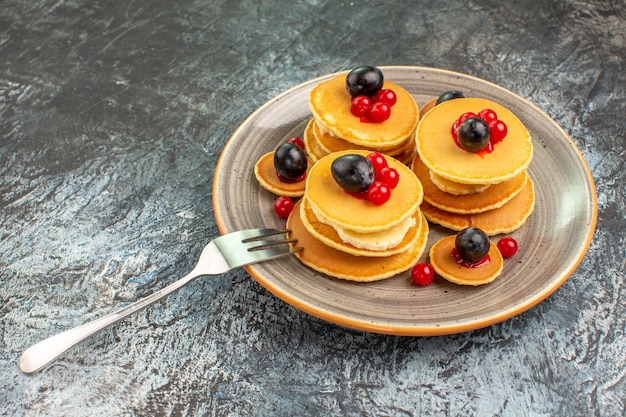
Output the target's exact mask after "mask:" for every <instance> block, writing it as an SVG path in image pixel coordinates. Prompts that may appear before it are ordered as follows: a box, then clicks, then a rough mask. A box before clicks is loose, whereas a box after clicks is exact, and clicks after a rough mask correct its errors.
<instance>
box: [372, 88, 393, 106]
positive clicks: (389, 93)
mask: <svg viewBox="0 0 626 417" xmlns="http://www.w3.org/2000/svg"><path fill="white" fill-rule="evenodd" d="M397 99H398V98H397V97H396V93H394V92H393V90H390V89H388V88H385V89H383V90H380V91H379V92H378V93H376V95H375V96H374V103H378V102H382V103H387V104H388V105H389V107H393V105H394V104H396V101H397Z"/></svg>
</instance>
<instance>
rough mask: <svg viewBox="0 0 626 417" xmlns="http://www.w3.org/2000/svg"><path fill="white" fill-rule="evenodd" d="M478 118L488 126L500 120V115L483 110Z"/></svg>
mask: <svg viewBox="0 0 626 417" xmlns="http://www.w3.org/2000/svg"><path fill="white" fill-rule="evenodd" d="M478 117H480V118H481V119H483V120H484V121H485V122H487V124H489V123H491V122H492V121H493V120H498V115H497V114H496V112H495V111H493V110H491V109H485V110H482V111H481V112H479V113H478Z"/></svg>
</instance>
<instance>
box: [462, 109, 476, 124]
mask: <svg viewBox="0 0 626 417" xmlns="http://www.w3.org/2000/svg"><path fill="white" fill-rule="evenodd" d="M470 117H477V116H476V113H474V112H471V111H468V112H465V113H463V114H462V115H461V116H459V120H458V122H459V123H457V126H461V125H462V124H463V122H464V121H466V120H467V119H469V118H470Z"/></svg>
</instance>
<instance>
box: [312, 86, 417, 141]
mask: <svg viewBox="0 0 626 417" xmlns="http://www.w3.org/2000/svg"><path fill="white" fill-rule="evenodd" d="M346 76H347V74H343V75H339V76H337V77H334V78H332V79H330V80H328V81H324V82H321V83H319V84H318V85H316V86H315V87H314V88H313V90H311V93H310V95H309V107H310V108H311V112H312V113H313V117H314V118H315V120H316V121H317V122H318V123H319V125H320V127H321V128H322V129H325V130H326V132H327V133H328V134H330V135H331V136H335V137H338V138H341V139H343V140H346V141H348V142H350V143H354V144H356V145H360V146H365V147H367V148H370V149H379V150H381V151H382V150H385V149H391V148H396V147H398V146H401V145H402V144H403V143H404V142H405V141H406V140H408V139H410V137H411V136H412V135H413V134H414V133H415V128H416V126H417V122H418V120H419V111H418V108H417V104H416V103H415V100H413V97H412V96H411V94H409V92H408V91H406V90H405V89H404V88H402V87H400V86H399V85H397V84H394V83H392V82H391V81H385V82H384V84H383V89H387V88H388V89H391V90H393V91H394V93H396V98H397V101H396V104H395V105H394V106H393V107H392V108H391V116H390V117H389V119H387V120H386V121H384V122H381V123H363V122H361V120H360V118H359V117H356V116H354V115H353V114H352V113H351V112H350V104H351V101H352V97H351V96H350V93H348V91H347V89H346Z"/></svg>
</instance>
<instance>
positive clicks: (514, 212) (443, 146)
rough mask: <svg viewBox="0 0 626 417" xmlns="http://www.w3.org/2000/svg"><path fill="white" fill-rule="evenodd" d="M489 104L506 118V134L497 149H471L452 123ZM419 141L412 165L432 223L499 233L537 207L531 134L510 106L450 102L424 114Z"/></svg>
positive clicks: (511, 228)
mask: <svg viewBox="0 0 626 417" xmlns="http://www.w3.org/2000/svg"><path fill="white" fill-rule="evenodd" d="M429 107H430V104H429ZM485 109H489V110H492V111H493V112H495V113H496V114H497V118H498V120H501V121H502V122H504V123H505V125H506V127H507V133H506V136H505V137H504V139H503V140H502V141H501V142H498V143H495V144H493V147H492V149H493V150H492V151H491V152H469V151H467V150H465V149H463V148H462V147H461V146H459V145H458V143H457V142H456V141H455V139H454V138H453V135H452V133H451V131H452V126H453V124H454V123H455V122H456V121H457V120H458V119H459V117H460V116H461V115H463V114H464V113H467V112H472V113H474V114H476V115H477V114H479V113H480V112H481V111H483V110H485ZM416 144H417V153H418V156H416V157H415V159H414V160H413V164H412V169H413V172H414V173H415V174H416V175H417V177H418V178H419V180H420V181H421V183H422V185H423V186H424V203H423V204H422V206H421V209H422V211H423V213H424V215H425V216H426V218H427V219H428V220H430V221H431V222H433V223H436V224H439V225H441V226H444V227H447V228H449V229H452V230H455V231H460V230H462V229H464V228H466V227H477V228H480V229H482V230H483V231H484V232H485V233H486V234H487V235H489V236H493V235H497V234H500V233H510V232H512V231H514V230H516V229H518V228H519V227H521V226H522V225H523V224H524V222H525V221H526V219H527V218H528V216H529V215H530V214H531V212H532V211H533V208H534V202H535V196H534V187H533V182H532V180H531V179H530V177H529V176H528V173H527V171H526V170H527V168H528V166H529V164H530V162H531V159H532V154H533V146H532V142H531V137H530V134H529V132H528V131H527V130H526V128H525V127H524V126H523V124H522V123H521V122H520V120H519V119H518V118H517V117H515V115H513V114H512V113H511V112H510V111H509V110H508V109H506V108H505V107H503V106H501V105H499V104H497V103H494V102H492V101H489V100H485V99H480V98H457V99H453V100H448V101H444V102H442V103H440V104H438V105H435V106H433V107H432V108H431V109H430V110H428V111H427V112H426V113H425V114H423V117H422V118H421V120H420V122H419V125H418V128H417V134H416Z"/></svg>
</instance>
